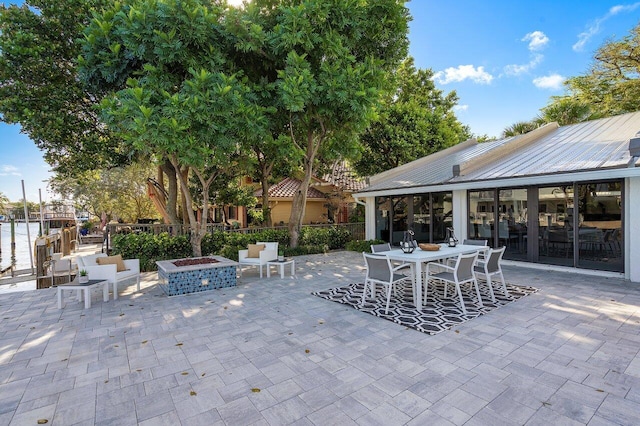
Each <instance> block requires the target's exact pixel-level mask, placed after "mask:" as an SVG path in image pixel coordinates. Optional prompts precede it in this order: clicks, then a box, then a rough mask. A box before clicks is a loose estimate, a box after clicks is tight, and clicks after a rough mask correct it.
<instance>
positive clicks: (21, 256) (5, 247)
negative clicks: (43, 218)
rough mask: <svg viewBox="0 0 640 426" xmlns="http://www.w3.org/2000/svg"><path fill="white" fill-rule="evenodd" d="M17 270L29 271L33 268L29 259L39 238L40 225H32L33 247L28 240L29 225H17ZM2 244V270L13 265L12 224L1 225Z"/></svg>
mask: <svg viewBox="0 0 640 426" xmlns="http://www.w3.org/2000/svg"><path fill="white" fill-rule="evenodd" d="M15 230H16V231H15V232H16V252H15V254H16V269H28V268H30V267H31V263H30V262H31V260H30V259H29V250H32V249H33V244H34V242H35V240H36V238H37V237H38V231H39V230H40V224H38V223H30V224H29V232H30V233H31V246H29V243H28V240H27V224H26V223H16V224H15ZM0 238H1V241H0V243H1V244H2V245H1V247H2V252H1V253H0V269H4V268H5V267H7V266H9V265H11V224H10V223H8V222H2V223H0Z"/></svg>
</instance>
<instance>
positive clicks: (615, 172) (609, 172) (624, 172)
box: [353, 167, 640, 198]
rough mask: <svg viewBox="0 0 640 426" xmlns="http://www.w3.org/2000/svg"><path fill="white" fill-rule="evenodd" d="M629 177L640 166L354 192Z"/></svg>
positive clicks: (639, 173) (390, 192)
mask: <svg viewBox="0 0 640 426" xmlns="http://www.w3.org/2000/svg"><path fill="white" fill-rule="evenodd" d="M627 177H640V167H631V168H620V169H603V170H597V171H588V172H575V173H558V174H551V175H540V176H526V177H514V178H506V179H490V180H477V181H467V182H459V183H444V184H438V185H423V186H406V187H401V188H394V189H381V190H378V191H371V192H366V191H365V192H358V193H356V194H353V196H354V197H358V198H368V197H381V196H389V195H410V194H421V193H424V192H445V191H454V190H459V189H461V190H469V189H485V188H503V187H504V188H506V187H518V186H531V185H544V184H557V183H563V182H583V181H590V180H607V179H621V178H627Z"/></svg>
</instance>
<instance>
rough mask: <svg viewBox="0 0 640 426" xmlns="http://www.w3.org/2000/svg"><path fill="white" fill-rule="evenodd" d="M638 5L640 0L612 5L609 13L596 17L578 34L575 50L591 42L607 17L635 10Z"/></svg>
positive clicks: (639, 5)
mask: <svg viewBox="0 0 640 426" xmlns="http://www.w3.org/2000/svg"><path fill="white" fill-rule="evenodd" d="M638 7H640V2H637V3H633V4H629V5H618V6H613V7H611V9H609V11H607V13H605V14H604V15H603V16H601V17H599V18H596V19H595V20H594V21H593V22H592V23H591V24H590V25H589V26H588V28H587V29H586V30H584V31H583V32H581V33H580V34H578V41H577V42H576V43H575V44H574V45H573V50H574V51H576V52H580V51H582V49H584V46H585V45H586V44H587V43H588V42H589V40H590V39H591V37H593V36H594V35H596V34H598V33H599V32H600V25H601V24H602V23H603V22H604V21H606V20H607V19H609V18H611V17H612V16H615V15H617V14H619V13H624V12H633V11H634V10H636V9H637V8H638Z"/></svg>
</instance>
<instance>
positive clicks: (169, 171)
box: [160, 159, 179, 224]
mask: <svg viewBox="0 0 640 426" xmlns="http://www.w3.org/2000/svg"><path fill="white" fill-rule="evenodd" d="M160 167H161V168H162V171H163V172H164V174H165V175H167V180H168V181H169V189H168V192H167V214H168V215H169V219H170V220H171V223H173V224H178V223H179V220H178V177H177V176H176V169H175V168H174V167H173V165H172V164H171V161H169V160H168V159H165V161H164V163H163V164H162V165H161V166H160Z"/></svg>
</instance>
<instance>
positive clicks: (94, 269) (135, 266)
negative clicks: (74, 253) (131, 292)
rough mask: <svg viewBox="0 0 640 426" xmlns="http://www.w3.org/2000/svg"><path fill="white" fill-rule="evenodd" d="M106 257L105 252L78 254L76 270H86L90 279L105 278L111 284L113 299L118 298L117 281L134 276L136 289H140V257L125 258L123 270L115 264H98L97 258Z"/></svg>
mask: <svg viewBox="0 0 640 426" xmlns="http://www.w3.org/2000/svg"><path fill="white" fill-rule="evenodd" d="M106 257H107V255H106V254H105V253H98V254H91V255H88V256H78V260H77V261H78V270H82V269H84V270H85V271H87V273H88V275H89V279H90V280H106V281H107V282H108V283H109V284H111V285H113V300H116V299H117V298H118V283H119V282H122V281H125V280H128V279H134V278H135V280H136V286H137V290H138V291H140V259H125V260H124V261H123V262H124V267H125V270H124V271H120V272H118V266H117V265H116V264H110V265H99V264H98V260H97V259H98V258H106Z"/></svg>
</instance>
